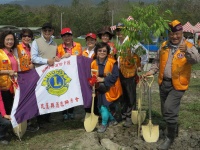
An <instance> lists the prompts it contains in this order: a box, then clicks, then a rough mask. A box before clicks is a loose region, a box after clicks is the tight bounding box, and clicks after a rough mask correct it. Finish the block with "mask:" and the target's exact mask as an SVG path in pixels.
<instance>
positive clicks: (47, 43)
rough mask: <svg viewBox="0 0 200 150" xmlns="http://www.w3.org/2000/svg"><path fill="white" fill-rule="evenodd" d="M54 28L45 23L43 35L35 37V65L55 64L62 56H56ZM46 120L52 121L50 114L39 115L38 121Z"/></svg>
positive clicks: (33, 47) (33, 58) (32, 58)
mask: <svg viewBox="0 0 200 150" xmlns="http://www.w3.org/2000/svg"><path fill="white" fill-rule="evenodd" d="M53 33H54V28H53V26H52V24H51V23H44V24H43V26H42V32H41V37H40V38H38V39H35V40H34V41H33V43H32V46H31V60H32V62H33V63H34V65H35V67H39V66H41V65H45V64H47V65H49V66H52V65H54V62H55V61H59V60H60V58H59V57H57V56H56V53H57V44H56V43H55V42H54V41H53V38H52V35H53ZM43 121H46V122H50V114H45V115H42V116H38V123H39V124H40V123H41V122H43Z"/></svg>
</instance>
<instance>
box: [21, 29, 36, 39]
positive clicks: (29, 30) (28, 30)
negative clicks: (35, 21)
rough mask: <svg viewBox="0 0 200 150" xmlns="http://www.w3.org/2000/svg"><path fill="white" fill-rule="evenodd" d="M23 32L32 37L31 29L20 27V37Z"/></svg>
mask: <svg viewBox="0 0 200 150" xmlns="http://www.w3.org/2000/svg"><path fill="white" fill-rule="evenodd" d="M25 33H28V35H30V36H31V38H33V31H32V30H31V29H22V30H21V32H20V38H22V36H23V35H24V34H25Z"/></svg>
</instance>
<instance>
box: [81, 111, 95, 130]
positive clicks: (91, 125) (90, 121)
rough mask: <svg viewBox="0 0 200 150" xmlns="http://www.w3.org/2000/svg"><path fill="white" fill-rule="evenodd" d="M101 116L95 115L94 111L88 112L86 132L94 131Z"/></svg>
mask: <svg viewBox="0 0 200 150" xmlns="http://www.w3.org/2000/svg"><path fill="white" fill-rule="evenodd" d="M98 119H99V116H97V115H95V114H94V113H86V115H85V120H84V127H85V130H86V132H92V131H93V130H94V129H95V127H96V125H97V122H98Z"/></svg>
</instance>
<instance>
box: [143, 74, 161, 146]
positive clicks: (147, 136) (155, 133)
mask: <svg viewBox="0 0 200 150" xmlns="http://www.w3.org/2000/svg"><path fill="white" fill-rule="evenodd" d="M148 77H149V78H152V80H151V82H149V81H147V84H148V87H149V90H148V100H149V123H148V124H147V125H142V135H143V138H144V140H145V141H146V142H148V143H152V142H157V141H158V138H159V126H158V125H153V124H152V121H151V85H152V83H153V81H154V76H147V78H148ZM147 80H148V79H147Z"/></svg>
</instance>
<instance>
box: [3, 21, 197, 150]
mask: <svg viewBox="0 0 200 150" xmlns="http://www.w3.org/2000/svg"><path fill="white" fill-rule="evenodd" d="M123 28H124V25H123V24H121V23H119V24H117V26H116V35H117V36H118V39H119V40H118V42H119V44H123V43H124V42H125V41H126V40H128V38H129V37H127V36H125V35H123V33H122V32H121V31H122V29H123ZM41 33H42V34H41V37H40V38H38V39H35V40H34V41H33V42H32V44H31V46H30V43H31V40H32V38H33V33H32V31H31V30H29V29H22V31H21V34H20V36H21V38H22V42H21V43H20V44H18V43H17V40H16V37H15V35H14V33H13V32H12V31H4V32H2V33H1V37H0V89H1V94H0V113H1V115H0V141H1V143H2V144H8V140H6V139H5V137H6V132H7V129H8V126H9V125H10V121H9V120H10V116H9V115H10V113H11V108H12V104H13V100H14V89H13V81H14V80H15V75H16V73H17V72H18V71H27V70H30V69H32V68H35V67H39V66H41V65H44V64H48V65H50V66H52V65H54V63H55V62H58V61H60V59H62V58H68V57H70V56H71V55H76V56H85V57H88V58H91V59H92V63H91V69H95V70H98V71H97V72H98V73H97V74H96V83H95V93H96V94H95V95H96V96H95V105H94V113H95V114H96V115H99V116H101V126H100V127H99V128H98V130H97V132H99V133H103V132H105V131H106V129H107V127H108V126H112V125H116V124H117V123H118V122H120V121H122V120H123V119H124V120H125V121H124V123H123V126H124V127H131V125H132V121H131V111H132V110H134V109H136V86H137V80H136V79H137V72H138V71H141V70H142V68H141V66H142V65H143V64H142V65H141V61H143V60H141V57H140V56H138V55H137V54H136V53H135V52H134V48H128V49H127V50H125V53H126V54H127V55H126V56H124V57H122V56H118V55H117V51H118V50H117V49H116V48H115V44H114V43H113V42H111V39H112V38H113V36H114V34H113V32H112V31H111V29H110V27H109V26H105V27H103V28H102V29H101V30H100V31H99V32H98V33H97V35H96V34H95V33H88V34H87V35H86V37H85V39H86V45H87V47H86V49H85V50H82V46H81V44H80V43H77V42H74V41H73V33H72V31H71V29H70V28H63V29H62V31H61V38H62V40H63V43H62V44H60V45H57V44H56V43H55V42H54V40H53V38H52V35H53V33H54V28H53V26H52V25H51V24H50V23H45V24H43V26H42V30H41ZM97 36H98V37H99V39H100V41H99V42H98V40H97ZM132 59H133V60H134V61H131V60H132ZM199 60H200V56H199V53H198V51H197V49H196V48H195V47H194V46H193V44H192V43H190V42H188V41H186V40H185V39H184V37H183V31H182V25H181V23H180V22H179V21H178V20H174V21H172V22H171V23H169V40H168V41H165V42H164V43H162V45H161V47H160V49H159V50H158V53H157V56H156V58H155V60H154V62H153V64H152V66H151V68H150V71H148V72H146V73H144V74H143V75H142V77H143V78H145V77H146V76H150V75H154V74H156V73H157V72H158V74H159V76H158V83H159V90H160V99H161V110H162V115H163V117H164V120H165V121H166V124H167V135H166V140H165V141H164V142H163V143H162V144H161V145H160V147H159V149H168V148H169V147H170V145H171V144H172V143H173V141H174V138H175V134H176V130H177V123H178V112H179V107H180V101H181V97H182V96H183V94H184V92H185V90H187V88H188V84H189V80H190V72H191V65H192V64H195V63H198V62H199ZM73 111H74V108H70V109H68V110H64V111H63V112H62V113H63V120H69V119H74V112H73ZM85 111H86V112H90V111H91V110H90V108H85ZM114 114H115V115H114ZM37 121H38V123H39V124H40V123H41V122H42V121H46V122H50V121H51V119H50V114H45V115H42V116H38V117H37ZM30 122H31V121H30Z"/></svg>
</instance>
